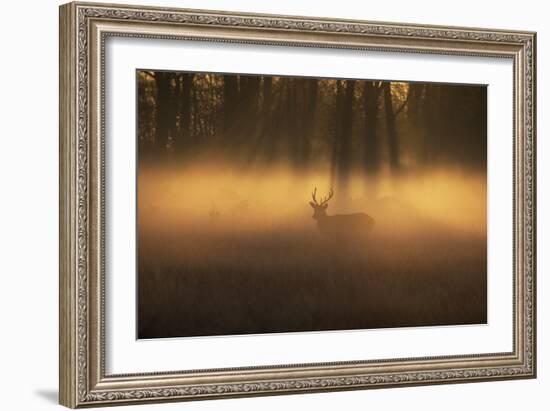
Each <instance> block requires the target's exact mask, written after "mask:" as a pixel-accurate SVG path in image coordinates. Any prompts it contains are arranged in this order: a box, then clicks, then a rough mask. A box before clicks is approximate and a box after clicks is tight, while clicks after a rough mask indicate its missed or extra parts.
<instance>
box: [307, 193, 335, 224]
mask: <svg viewBox="0 0 550 411" xmlns="http://www.w3.org/2000/svg"><path fill="white" fill-rule="evenodd" d="M316 194H317V187H315V189H314V190H313V193H311V198H312V199H313V201H310V202H309V205H310V206H311V207H312V208H313V219H314V220H319V219H322V218H324V217H326V216H327V208H328V201H329V200H330V199H331V198H332V196H333V195H334V191H333V190H332V188H331V189H330V192H329V194H328V196H326V197H325V198H322V199H321V201H317V198H316Z"/></svg>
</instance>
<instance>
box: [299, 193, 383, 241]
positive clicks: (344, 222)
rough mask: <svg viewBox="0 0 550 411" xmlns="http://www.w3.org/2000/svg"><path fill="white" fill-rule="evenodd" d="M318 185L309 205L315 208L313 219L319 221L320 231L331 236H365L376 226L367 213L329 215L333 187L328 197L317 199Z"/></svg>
mask: <svg viewBox="0 0 550 411" xmlns="http://www.w3.org/2000/svg"><path fill="white" fill-rule="evenodd" d="M316 194H317V187H315V189H314V190H313V193H312V195H311V197H312V199H313V201H310V202H309V205H310V206H311V207H312V208H313V210H314V211H313V219H314V220H315V221H317V227H319V231H320V232H321V233H322V234H324V235H327V236H330V237H338V238H342V237H357V236H364V235H366V234H367V233H368V232H369V231H371V230H372V229H373V227H374V219H373V218H372V217H371V216H369V215H367V214H365V213H353V214H336V215H327V208H328V202H329V200H330V199H331V198H332V196H333V195H334V191H333V190H332V189H331V190H330V193H329V194H328V196H327V197H325V198H322V199H321V201H317V198H316Z"/></svg>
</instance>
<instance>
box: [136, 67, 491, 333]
mask: <svg viewBox="0 0 550 411" xmlns="http://www.w3.org/2000/svg"><path fill="white" fill-rule="evenodd" d="M136 76H137V79H136V84H137V96H138V98H137V139H138V159H137V176H138V177H137V233H138V242H137V243H138V245H137V262H138V273H137V288H138V307H137V309H138V330H137V332H138V338H140V339H149V338H165V337H190V336H216V335H236V334H261V333H284V332H306V331H328V330H354V329H372V328H390V327H417V326H438V325H460V324H483V323H486V321H487V218H486V217H487V171H486V170H487V108H486V105H487V88H486V86H484V85H468V84H437V83H417V82H406V81H381V80H371V79H368V80H357V79H339V78H308V77H292V76H273V75H246V74H223V73H200V72H175V71H159V70H147V69H140V70H137V72H136Z"/></svg>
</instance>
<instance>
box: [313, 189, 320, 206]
mask: <svg viewBox="0 0 550 411" xmlns="http://www.w3.org/2000/svg"><path fill="white" fill-rule="evenodd" d="M315 194H317V187H315V189H314V190H313V193H311V198H312V199H313V202H314V203H315V204H316V205H319V203H318V202H317V199H316V198H315Z"/></svg>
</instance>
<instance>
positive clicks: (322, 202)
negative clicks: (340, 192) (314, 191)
mask: <svg viewBox="0 0 550 411" xmlns="http://www.w3.org/2000/svg"><path fill="white" fill-rule="evenodd" d="M333 195H334V191H333V190H332V188H331V189H330V192H329V193H328V196H326V197H325V198H323V199H322V200H321V205H325V204H326V203H328V201H329V200H330V199H331V198H332V196H333Z"/></svg>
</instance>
